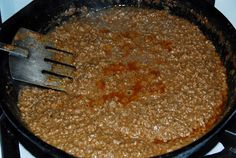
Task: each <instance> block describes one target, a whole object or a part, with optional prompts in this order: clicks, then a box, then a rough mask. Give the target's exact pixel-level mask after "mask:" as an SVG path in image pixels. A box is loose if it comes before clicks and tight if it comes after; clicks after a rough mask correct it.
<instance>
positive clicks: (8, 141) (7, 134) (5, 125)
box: [0, 110, 20, 158]
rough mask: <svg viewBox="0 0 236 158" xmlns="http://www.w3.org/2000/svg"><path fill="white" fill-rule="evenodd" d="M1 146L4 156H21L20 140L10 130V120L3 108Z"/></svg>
mask: <svg viewBox="0 0 236 158" xmlns="http://www.w3.org/2000/svg"><path fill="white" fill-rule="evenodd" d="M0 121H1V124H0V128H1V147H2V158H20V151H19V142H18V141H17V139H15V136H14V134H13V133H12V132H11V131H10V128H9V125H10V124H9V123H10V122H9V121H8V120H7V118H6V117H5V115H4V114H3V113H2V110H1V120H0Z"/></svg>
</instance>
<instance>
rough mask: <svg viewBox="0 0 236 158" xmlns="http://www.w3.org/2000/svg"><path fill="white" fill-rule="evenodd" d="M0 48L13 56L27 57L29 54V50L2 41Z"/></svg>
mask: <svg viewBox="0 0 236 158" xmlns="http://www.w3.org/2000/svg"><path fill="white" fill-rule="evenodd" d="M0 50H2V51H5V52H8V53H9V55H12V56H17V57H23V58H27V57H28V56H29V50H27V49H25V48H21V47H17V46H14V45H10V44H5V43H1V42H0Z"/></svg>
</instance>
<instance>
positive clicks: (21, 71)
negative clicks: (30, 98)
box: [0, 28, 75, 91]
mask: <svg viewBox="0 0 236 158" xmlns="http://www.w3.org/2000/svg"><path fill="white" fill-rule="evenodd" d="M0 50H4V51H6V52H8V53H9V67H10V72H11V76H12V78H13V79H14V80H18V81H22V82H26V83H29V84H33V85H38V86H42V87H47V88H51V89H56V90H60V91H64V90H65V89H64V84H65V80H64V78H67V79H69V80H71V79H73V72H74V70H75V66H73V61H74V54H73V53H70V52H67V51H64V50H61V49H59V48H55V47H54V46H53V44H52V43H50V42H49V41H47V39H46V38H45V36H44V35H41V34H39V33H36V32H33V31H31V30H28V29H25V28H21V29H19V31H18V32H17V33H16V36H15V38H14V40H13V43H12V45H6V44H3V43H1V44H0ZM57 55H58V56H59V57H60V58H58V59H60V60H56V59H55V56H57Z"/></svg>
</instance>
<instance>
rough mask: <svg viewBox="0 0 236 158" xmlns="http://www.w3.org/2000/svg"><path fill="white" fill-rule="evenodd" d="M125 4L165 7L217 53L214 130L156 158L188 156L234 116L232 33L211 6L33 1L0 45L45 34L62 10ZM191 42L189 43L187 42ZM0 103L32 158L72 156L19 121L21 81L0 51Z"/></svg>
mask: <svg viewBox="0 0 236 158" xmlns="http://www.w3.org/2000/svg"><path fill="white" fill-rule="evenodd" d="M121 4H122V5H131V6H135V7H148V8H155V9H168V10H169V11H170V13H171V14H175V15H178V16H181V17H184V18H186V19H188V20H190V21H191V22H193V23H195V24H196V25H198V26H199V28H200V29H201V30H202V32H203V33H204V34H205V35H206V36H207V37H208V38H209V39H210V40H212V41H213V43H214V45H215V46H216V48H217V51H218V52H219V55H220V57H221V59H222V62H223V65H224V66H225V67H226V69H227V83H228V86H229V89H228V98H227V101H226V103H225V108H224V113H223V115H222V116H221V118H220V120H219V121H218V122H216V123H215V126H214V127H213V128H212V129H211V130H210V131H209V132H208V133H207V134H205V135H204V136H203V137H202V138H200V139H198V140H197V141H195V142H193V143H191V144H190V145H188V146H186V147H183V148H181V149H178V150H176V151H173V152H170V153H167V154H164V155H161V156H159V157H181V158H182V157H188V156H190V155H192V154H194V153H196V152H198V151H199V149H200V148H201V147H202V146H204V145H205V144H206V143H207V142H208V141H209V140H211V139H212V137H214V136H215V135H216V134H217V133H218V132H219V131H220V130H221V129H222V128H223V126H224V125H225V124H226V123H227V121H228V120H229V119H230V118H231V117H232V116H233V115H234V113H235V112H236V110H235V109H236V106H235V101H236V93H235V88H236V60H235V59H236V56H235V55H236V54H235V53H236V45H235V43H236V31H235V29H234V28H233V26H232V25H231V24H230V23H229V21H228V20H227V19H226V18H225V17H224V16H223V15H222V14H221V13H220V12H219V11H217V10H216V9H215V8H214V7H212V6H211V5H210V4H208V3H207V2H205V1H196V0H155V1H154V0H139V1H135V0H114V1H112V0H101V1H100V0H90V1H88V0H35V1H34V2H33V3H32V4H31V5H30V6H28V7H27V8H25V9H24V10H23V11H22V12H20V13H18V14H17V15H16V16H15V17H14V18H12V19H11V20H9V21H7V22H6V23H4V24H3V25H2V29H1V30H0V41H1V42H6V43H11V40H12V38H13V36H14V34H15V33H16V31H17V30H18V29H19V28H20V27H26V28H28V29H31V30H34V31H38V32H40V33H47V32H48V31H49V30H50V29H52V28H53V27H55V26H57V25H60V23H61V22H62V21H65V20H67V19H68V18H69V17H70V16H71V15H67V16H65V15H63V14H61V13H63V12H64V11H65V10H66V9H68V8H71V7H74V8H78V10H77V11H75V12H74V14H75V15H78V16H79V15H80V9H79V8H81V7H84V6H86V7H88V9H89V10H98V9H102V8H107V7H112V6H114V5H121ZM192 40H194V39H192ZM0 54H1V56H0V104H1V106H2V109H3V111H4V113H5V115H6V116H7V118H8V120H9V121H10V122H11V124H12V125H13V129H14V133H15V135H17V137H18V139H19V141H20V142H21V143H22V144H23V145H24V146H25V147H26V148H30V150H31V151H32V152H33V154H35V155H36V156H37V157H72V156H71V155H69V154H67V153H65V152H63V151H61V150H59V149H56V148H55V147H52V146H51V145H48V144H46V143H45V142H43V141H42V140H41V139H39V138H38V137H36V136H34V134H33V133H31V132H30V131H28V130H27V128H26V127H25V126H24V124H23V123H22V121H21V118H20V114H19V109H18V108H17V106H16V104H17V96H18V92H19V89H20V87H21V85H22V83H18V82H15V81H13V80H12V79H11V78H10V75H9V69H8V56H7V55H2V54H3V53H0Z"/></svg>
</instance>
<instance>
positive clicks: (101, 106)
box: [19, 7, 227, 157]
mask: <svg viewBox="0 0 236 158" xmlns="http://www.w3.org/2000/svg"><path fill="white" fill-rule="evenodd" d="M47 36H48V38H50V39H51V40H53V41H54V43H55V45H56V46H58V47H60V48H63V49H65V50H68V51H70V52H73V53H75V54H76V58H75V60H74V65H75V66H76V68H77V70H76V72H75V73H74V74H73V76H74V80H73V81H72V82H71V83H69V84H66V86H65V87H66V91H67V93H64V92H58V91H54V90H47V89H40V88H35V87H26V88H24V89H23V90H22V91H21V93H20V95H19V108H20V110H21V114H22V118H23V120H24V121H25V123H26V125H27V127H28V128H29V129H30V130H31V131H32V132H33V133H34V134H35V135H37V136H38V137H40V138H41V139H42V140H44V141H45V142H47V143H49V144H51V145H53V146H55V147H57V148H59V149H62V150H64V151H66V152H68V153H70V154H72V155H74V156H85V157H90V156H92V157H96V156H98V157H149V156H154V155H160V154H163V153H166V152H170V151H173V150H176V149H178V148H181V147H183V146H185V145H187V144H189V143H191V142H193V141H195V140H196V139H198V138H200V137H201V136H202V135H203V134H205V133H206V132H207V131H208V130H209V129H210V128H211V127H212V126H213V125H214V123H215V122H216V121H217V120H218V118H219V117H220V115H221V113H222V110H223V108H224V102H225V98H226V96H227V84H226V74H225V68H224V67H223V65H222V63H221V60H220V58H219V56H218V54H217V53H216V50H215V47H214V46H213V44H212V43H211V41H209V40H208V39H207V38H206V37H205V36H204V35H203V34H202V32H201V31H200V30H199V28H198V27H197V26H195V25H193V24H192V23H190V22H188V21H187V20H185V19H182V18H180V17H177V16H173V15H170V14H169V13H168V12H167V11H159V10H152V9H137V8H132V7H116V8H112V9H106V10H103V11H99V12H93V13H90V14H88V15H86V16H83V17H80V18H78V17H77V18H76V17H74V18H72V19H71V20H70V21H69V22H66V23H64V24H63V25H62V26H59V27H57V28H55V29H54V30H53V31H52V32H50V33H49V34H47Z"/></svg>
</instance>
